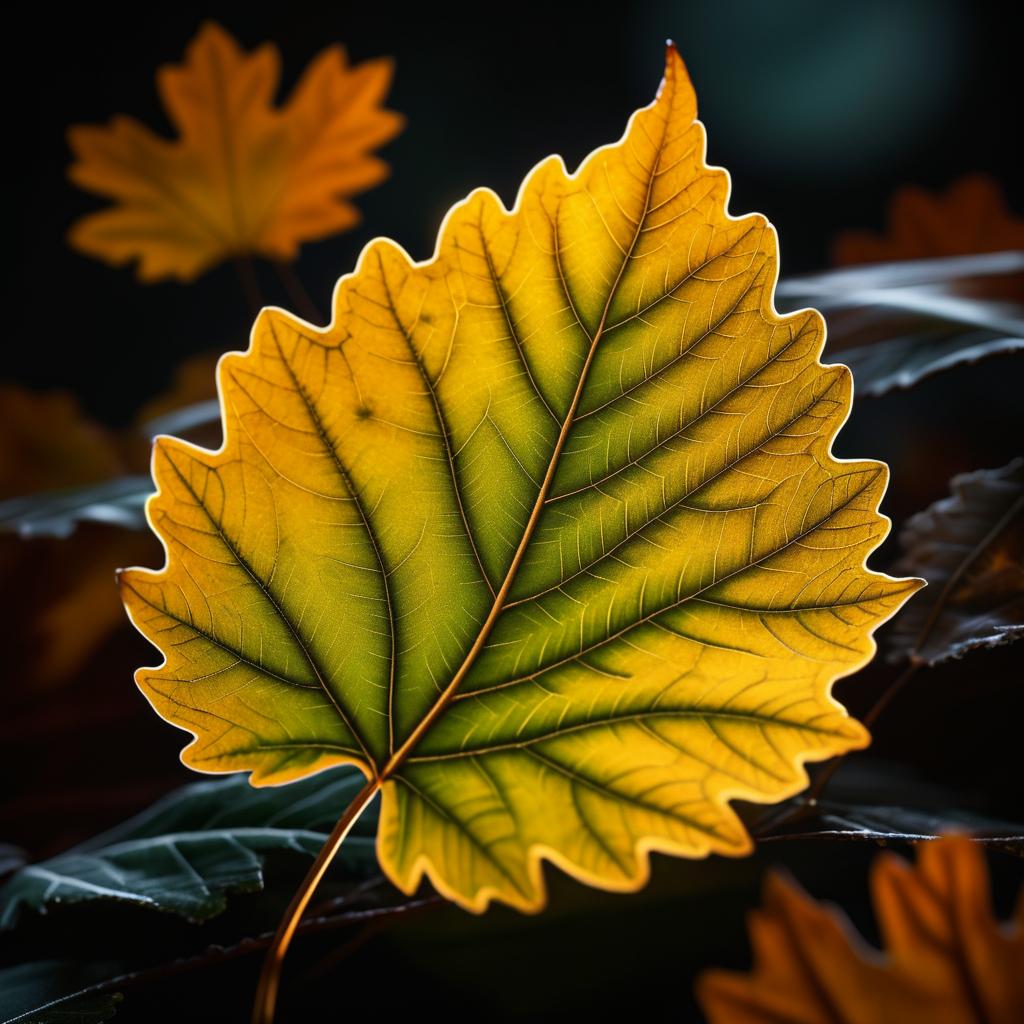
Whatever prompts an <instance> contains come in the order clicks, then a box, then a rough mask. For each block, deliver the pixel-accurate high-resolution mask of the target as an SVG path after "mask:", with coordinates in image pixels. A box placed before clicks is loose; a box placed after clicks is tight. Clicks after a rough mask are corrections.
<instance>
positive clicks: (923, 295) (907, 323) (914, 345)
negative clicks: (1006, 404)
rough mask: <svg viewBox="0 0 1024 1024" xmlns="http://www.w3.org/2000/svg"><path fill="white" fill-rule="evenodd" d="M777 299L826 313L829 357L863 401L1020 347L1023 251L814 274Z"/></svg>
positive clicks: (784, 287) (791, 282) (786, 284)
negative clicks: (846, 370) (848, 374)
mask: <svg viewBox="0 0 1024 1024" xmlns="http://www.w3.org/2000/svg"><path fill="white" fill-rule="evenodd" d="M777 295H778V299H779V306H780V308H782V309H798V308H800V307H801V306H805V305H813V306H815V307H817V308H818V309H820V310H821V311H822V312H823V313H824V314H825V316H826V319H827V321H828V344H827V346H826V355H828V354H829V353H832V354H834V355H836V356H837V358H841V359H842V361H843V362H844V363H846V364H847V365H848V366H849V367H850V369H851V370H852V371H853V376H854V381H855V384H856V388H855V390H854V395H855V397H857V398H864V397H879V396H881V395H884V394H886V393H888V392H889V391H892V390H894V389H897V388H909V387H912V386H913V385H915V384H917V383H918V382H919V381H921V380H924V379H925V378H926V377H930V376H932V375H933V374H936V373H940V372H942V371H944V370H948V369H952V368H953V367H956V366H961V365H965V364H970V363H976V362H978V361H979V360H981V359H986V358H989V357H990V356H995V355H1006V354H1009V353H1013V352H1020V351H1024V252H999V253H992V254H985V255H980V256H957V257H949V258H945V259H931V260H914V261H909V262H906V263H882V264H877V265H873V266H866V267H855V268H847V269H843V270H834V271H829V272H826V273H823V274H811V275H807V276H804V277H797V278H790V279H788V280H786V281H782V282H780V284H779V287H778V291H777Z"/></svg>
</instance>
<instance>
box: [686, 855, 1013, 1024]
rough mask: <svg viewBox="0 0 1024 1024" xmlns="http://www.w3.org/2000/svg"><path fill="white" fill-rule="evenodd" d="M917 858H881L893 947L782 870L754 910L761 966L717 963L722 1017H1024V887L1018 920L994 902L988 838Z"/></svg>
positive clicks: (878, 892)
mask: <svg viewBox="0 0 1024 1024" xmlns="http://www.w3.org/2000/svg"><path fill="white" fill-rule="evenodd" d="M919 851H920V852H919V853H918V858H917V864H916V865H914V866H913V867H911V865H909V864H908V863H907V862H906V861H904V860H903V859H902V858H900V857H897V856H895V855H893V854H891V853H889V854H882V855H881V856H879V857H878V858H877V860H876V861H875V864H874V867H873V869H872V876H871V892H872V897H873V900H874V905H875V913H876V914H877V917H878V923H879V927H880V930H881V933H882V938H883V939H884V942H885V947H886V954H885V956H884V957H883V956H880V955H879V954H878V952H877V950H874V949H871V948H870V947H868V946H867V945H866V944H865V943H864V942H863V940H862V939H861V938H860V936H859V935H857V934H856V933H855V932H854V931H853V928H852V927H851V926H850V923H849V921H847V920H846V919H845V917H843V915H841V914H839V913H838V912H837V911H835V910H834V909H832V908H830V907H828V906H823V905H822V904H820V903H816V902H815V901H814V900H812V899H811V898H810V897H809V896H807V895H806V894H805V893H804V892H803V891H802V890H801V889H800V888H799V886H797V885H796V884H795V883H793V882H790V881H787V880H786V878H785V877H783V876H781V875H772V876H770V877H769V880H768V883H767V885H766V886H765V898H764V907H763V908H762V909H761V910H760V911H758V912H757V913H756V914H755V915H753V916H752V917H751V920H750V938H751V942H752V944H753V946H754V952H755V955H756V958H757V964H756V968H755V970H754V971H752V972H751V973H750V974H739V973H735V972H732V971H718V970H715V971H708V972H707V973H705V974H704V975H703V977H702V978H701V980H700V982H699V984H698V988H697V991H698V994H699V996H700V1000H701V1004H702V1006H703V1008H704V1010H705V1012H706V1013H707V1015H708V1020H709V1021H710V1022H711V1024H780V1022H783V1021H793V1022H794V1024H795V1022H798V1021H799V1022H800V1024H833V1022H834V1021H850V1022H851V1024H1014V1022H1017V1021H1020V1020H1021V1017H1022V1016H1024V971H1022V968H1024V890H1022V892H1021V897H1022V898H1021V899H1019V900H1018V905H1017V911H1016V914H1015V915H1014V920H1013V921H1012V922H1007V924H1006V925H1005V926H1004V925H1002V924H1000V923H999V922H997V921H996V920H995V919H994V917H993V914H992V903H991V897H990V895H989V885H988V872H987V870H986V868H985V858H984V855H983V854H982V852H981V849H980V848H979V846H977V845H976V844H975V843H973V842H972V841H971V840H970V839H967V838H966V837H964V836H956V837H952V838H947V839H937V840H934V841H932V842H927V843H923V844H921V846H920V847H919Z"/></svg>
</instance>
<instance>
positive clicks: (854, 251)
mask: <svg viewBox="0 0 1024 1024" xmlns="http://www.w3.org/2000/svg"><path fill="white" fill-rule="evenodd" d="M1021 248H1024V220H1021V219H1020V218H1019V217H1015V216H1014V215H1013V213H1012V212H1011V211H1010V209H1009V207H1008V206H1007V204H1006V197H1005V196H1004V195H1003V191H1002V189H1001V188H1000V186H999V183H998V182H996V181H995V180H994V179H993V178H990V177H989V176H988V175H986V174H971V175H967V176H966V177H963V178H961V179H960V180H959V181H956V182H954V183H953V184H952V185H951V186H950V187H949V188H948V189H947V190H946V191H945V192H940V193H932V192H926V191H925V190H924V189H922V188H916V187H911V188H904V189H900V191H898V192H897V193H896V194H895V195H894V196H893V198H892V201H891V202H890V204H889V215H888V223H887V225H886V230H885V232H884V233H882V234H881V235H878V234H874V233H873V232H870V231H846V232H844V233H843V234H841V235H840V236H839V237H838V238H837V239H836V242H835V246H834V250H833V255H834V262H836V263H838V264H841V265H845V264H850V263H887V262H891V261H893V260H918V259H928V258H929V257H936V256H962V255H965V254H967V253H977V252H999V251H1001V250H1003V249H1021Z"/></svg>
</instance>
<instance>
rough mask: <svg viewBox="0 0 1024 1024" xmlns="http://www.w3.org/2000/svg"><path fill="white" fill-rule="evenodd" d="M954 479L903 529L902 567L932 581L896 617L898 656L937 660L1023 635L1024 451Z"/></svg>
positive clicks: (894, 637) (899, 568) (893, 655)
mask: <svg viewBox="0 0 1024 1024" xmlns="http://www.w3.org/2000/svg"><path fill="white" fill-rule="evenodd" d="M950 486H951V491H952V493H951V495H950V496H949V497H948V498H943V499H942V500H941V501H937V502H936V503H935V504H933V505H931V506H930V507H929V508H927V509H925V510H924V511H923V512H919V513H918V514H917V515H915V516H913V517H912V518H911V519H910V520H908V522H907V524H906V526H905V527H904V529H903V531H902V533H901V535H900V542H901V544H902V546H903V550H904V555H903V557H902V559H900V561H899V562H898V563H897V566H896V571H898V572H907V573H913V574H914V575H915V576H923V577H924V578H925V579H926V580H927V581H928V583H929V586H928V587H927V588H926V589H925V590H924V591H923V592H922V593H921V594H919V595H918V596H917V597H916V598H915V599H914V600H913V601H912V602H911V604H910V605H909V606H908V607H907V609H906V610H905V611H904V613H903V614H902V615H901V616H900V617H899V618H898V619H897V620H896V622H895V623H894V626H893V629H892V631H891V635H890V642H891V652H890V657H891V660H893V661H900V660H904V659H906V660H909V661H910V662H913V663H915V664H924V665H935V664H938V663H939V662H942V661H946V660H948V659H950V658H960V657H963V655H964V654H966V653H967V652H968V651H970V650H973V649H975V648H978V647H996V646H998V645H1000V644H1007V643H1011V642H1012V641H1014V640H1018V639H1020V638H1021V637H1024V458H1017V459H1014V460H1013V461H1012V462H1011V463H1009V465H1006V466H1003V467H1001V468H1000V469H979V470H975V471H974V472H973V473H963V474H961V475H959V476H956V477H954V478H953V480H952V481H951V485H950Z"/></svg>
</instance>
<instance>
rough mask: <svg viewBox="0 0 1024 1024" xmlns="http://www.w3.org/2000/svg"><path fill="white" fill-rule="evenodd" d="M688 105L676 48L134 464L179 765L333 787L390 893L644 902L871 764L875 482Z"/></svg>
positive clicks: (280, 344)
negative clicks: (200, 423) (590, 132)
mask: <svg viewBox="0 0 1024 1024" xmlns="http://www.w3.org/2000/svg"><path fill="white" fill-rule="evenodd" d="M695 113H696V107H695V99H694V96H693V90H692V87H691V86H690V83H689V80H688V78H687V77H686V72H685V69H684V68H683V65H682V62H681V60H680V59H679V57H678V55H677V54H676V52H675V50H674V49H670V51H669V54H668V62H667V67H666V79H665V82H664V84H663V87H662V89H661V91H660V92H659V96H658V98H657V99H656V100H655V102H654V103H653V104H652V105H651V106H649V107H647V108H645V109H644V110H642V111H640V112H638V113H637V114H636V115H634V118H633V119H632V120H631V122H630V125H629V127H628V128H627V131H626V134H625V135H624V136H623V138H622V140H620V142H619V143H617V144H615V145H613V146H608V147H604V148H603V149H600V150H598V151H596V152H595V153H594V154H592V155H591V156H590V157H589V158H588V159H587V160H586V161H585V162H584V164H583V165H582V166H581V168H580V169H579V170H578V171H577V172H576V173H575V174H573V175H569V174H568V173H567V172H566V170H565V168H564V165H563V164H562V163H561V161H560V160H558V159H557V158H551V159H548V160H545V161H542V162H541V163H540V164H538V165H537V167H536V168H535V169H534V170H533V171H532V172H531V174H530V175H529V176H528V177H527V179H526V181H525V182H524V184H523V187H522V189H521V191H520V194H519V198H518V200H517V203H516V205H515V207H514V208H513V209H512V210H511V211H507V210H505V209H504V207H502V205H501V203H500V201H499V200H498V199H497V197H496V196H494V194H493V193H490V192H487V191H486V190H478V191H477V192H474V193H473V194H472V195H471V196H470V197H469V198H468V199H467V200H466V201H465V202H463V203H461V204H459V205H458V206H456V207H455V208H454V209H453V210H452V211H451V212H450V213H449V215H448V217H447V218H446V221H445V224H444V226H443V228H442V230H441V234H440V237H439V241H438V248H437V252H436V254H435V257H434V258H433V259H432V260H429V261H427V262H425V263H413V262H412V261H411V260H410V259H409V258H408V257H407V256H406V255H405V253H404V252H403V251H402V250H400V249H399V248H398V247H397V246H395V245H393V244H392V243H390V242H386V241H378V242H375V243H371V245H370V246H369V247H368V248H367V249H366V250H365V251H364V253H363V255H362V256H361V257H360V260H359V264H358V266H357V268H356V271H355V272H354V273H353V274H352V275H349V276H348V277H346V278H344V279H343V280H342V281H341V282H340V284H339V286H338V289H337V291H336V295H335V310H334V319H333V322H332V325H331V326H330V327H329V328H327V329H326V330H323V331H317V330H314V329H312V328H310V327H309V326H308V325H306V324H304V323H302V322H301V321H298V320H296V319H294V318H290V317H287V316H285V315H284V314H281V313H278V312H268V313H265V314H264V316H263V317H262V318H261V319H260V321H259V322H258V323H257V326H256V328H255V330H254V334H253V341H252V346H251V348H250V350H249V352H248V353H246V354H244V355H234V356H229V357H226V358H225V359H224V360H222V361H221V364H220V371H219V372H220V383H221V395H222V399H223V411H224V418H225V438H226V440H225V444H224V445H223V446H222V448H221V449H220V450H219V451H218V452H206V451H203V450H201V449H197V448H194V447H193V446H190V445H186V444H183V443H181V442H176V441H172V440H168V439H162V440H161V441H160V442H159V443H158V450H157V457H156V460H155V463H154V466H155V473H156V478H157V483H158V487H159V490H158V493H157V495H156V496H155V497H154V498H153V499H151V501H150V503H149V505H148V507H147V513H148V516H149V519H150V522H151V524H152V525H153V527H154V529H155V530H156V531H157V532H158V534H160V536H161V538H162V540H163V541H164V543H165V546H166V547H167V548H168V563H167V566H166V567H165V569H163V570H161V571H160V572H159V573H152V572H144V571H142V570H132V571H131V572H130V573H128V574H125V575H124V576H122V581H123V583H124V585H125V586H124V594H125V598H126V603H127V604H128V606H129V611H130V613H131V614H132V617H133V620H134V621H135V622H136V624H137V625H138V626H139V628H140V629H142V631H143V632H144V633H145V634H146V635H148V636H149V637H150V638H151V639H160V640H162V641H163V642H162V643H161V644H160V646H161V649H162V650H163V651H164V653H165V656H166V657H167V659H168V660H167V662H166V664H165V665H164V666H161V667H160V668H158V669H155V670H146V669H143V670H140V672H139V674H138V677H137V678H138V681H139V685H140V686H141V687H142V689H143V690H144V692H146V694H147V697H148V698H149V699H150V701H151V703H153V705H154V707H155V708H156V710H157V711H158V712H159V713H161V714H162V715H163V716H164V717H166V718H168V719H169V720H170V721H172V722H174V723H175V724H177V725H179V726H181V727H183V728H187V729H188V730H189V731H191V732H192V733H193V734H194V736H195V740H194V742H193V743H192V744H191V745H190V746H189V747H188V748H187V749H186V751H185V754H184V758H185V760H186V763H189V764H191V765H193V766H195V767H201V768H203V769H204V770H232V769H239V768H244V769H248V770H252V771H253V781H254V782H255V783H257V784H260V783H267V782H281V781H287V780H289V779H292V778H296V777H299V776H301V775H303V774H305V773H307V772H309V771H311V770H315V769H316V768H317V767H321V766H326V765H327V764H331V763H339V762H350V763H355V764H358V765H359V766H360V767H361V768H362V770H363V771H364V772H365V773H366V774H367V776H368V777H370V778H371V779H375V780H376V781H377V784H378V785H379V786H380V787H381V788H382V790H383V804H382V812H381V827H380V840H379V847H378V849H379V855H380V859H381V863H382V865H383V866H384V869H385V871H386V872H387V874H388V875H389V876H390V877H391V878H392V880H393V881H395V882H396V884H398V885H399V887H400V888H402V889H403V890H404V891H406V892H409V891H411V890H413V889H414V888H415V887H416V886H417V885H418V883H419V881H420V879H421V878H422V877H423V875H424V874H429V876H430V878H431V880H432V882H433V883H434V884H435V885H436V886H437V887H438V888H439V889H440V891H442V892H443V893H445V895H448V896H449V897H450V898H452V899H455V900H457V901H458V902H459V903H461V904H462V905H463V906H465V907H468V908H470V909H474V910H481V909H483V908H484V906H486V905H487V903H488V902H489V901H490V900H491V899H492V898H500V899H502V900H504V901H506V902H509V903H511V904H513V905H515V906H517V907H519V908H521V909H524V910H535V909H538V908H539V906H540V905H541V904H542V903H543V900H544V890H543V882H542V879H541V874H540V863H541V861H542V860H544V859H547V860H553V861H555V862H556V863H558V864H559V866H561V867H563V868H564V869H566V870H568V871H570V872H571V873H572V874H574V875H576V876H577V877H580V878H583V879H585V880H587V881H588V882H591V883H592V884H600V885H603V886H606V887H608V888H618V889H635V888H637V887H638V886H639V885H641V884H643V881H644V880H645V878H646V873H647V870H648V865H647V860H648V858H647V854H648V853H649V851H650V850H652V849H661V850H665V851H668V852H672V853H676V854H681V855H686V856H704V855H706V854H707V853H709V852H712V851H716V852H724V853H732V854H741V853H744V852H746V851H747V850H748V849H749V843H750V840H749V838H748V837H747V835H746V833H745V831H744V830H743V829H742V827H741V826H740V824H739V821H738V819H737V818H736V817H735V814H734V812H732V810H731V809H730V808H729V806H728V801H729V800H730V799H734V798H736V797H741V796H742V797H744V798H746V799H752V800H761V801H770V800H776V799H781V798H783V797H784V796H787V795H792V794H793V793H795V792H797V791H798V790H799V789H800V788H802V787H803V786H804V785H805V784H806V774H805V771H804V768H803V764H804V763H805V762H806V761H808V760H815V759H821V758H824V757H827V756H831V755H832V754H834V753H836V752H839V751H841V750H845V749H850V748H851V747H855V746H860V745H863V744H864V743H865V742H866V739H867V737H866V733H865V732H864V730H863V729H862V728H861V727H860V726H859V725H857V724H856V723H854V722H853V721H852V720H850V719H849V718H848V717H846V715H845V713H844V712H843V711H842V709H841V708H840V706H839V705H838V704H837V703H836V702H835V701H834V700H833V699H832V698H831V696H830V695H829V689H830V686H831V683H832V681H833V680H834V679H835V678H836V677H837V676H838V675H842V674H847V673H849V672H851V671H854V670H855V669H856V668H857V667H858V666H859V665H860V664H863V662H864V661H866V660H867V659H868V658H869V657H870V656H871V653H872V651H873V643H872V641H871V639H870V632H871V630H872V629H873V628H874V627H875V626H876V625H877V624H878V623H879V622H881V621H883V620H884V619H885V618H887V617H888V616H889V615H890V614H892V613H893V612H894V611H895V610H896V608H897V607H898V606H899V604H901V603H902V601H903V600H905V598H906V597H907V596H908V595H909V593H911V592H912V591H913V589H915V588H916V586H917V584H916V582H915V581H912V580H908V581H895V580H891V579H889V578H888V577H884V576H879V575H876V574H873V573H869V572H867V571H866V569H865V565H864V560H865V558H866V556H867V554H868V553H869V551H870V550H871V549H873V548H874V547H875V546H876V545H877V543H879V542H880V540H881V539H882V537H884V535H885V533H886V532H887V529H888V522H887V520H885V519H884V518H883V517H881V516H879V515H878V512H877V504H878V500H879V498H880V496H881V493H882V491H883V489H884V486H885V469H884V467H883V466H881V465H880V464H875V463H867V462H854V463H841V462H838V461H837V460H835V459H834V457H833V456H832V455H831V451H830V446H831V441H832V437H833V435H834V433H835V431H836V430H838V429H839V427H840V425H841V423H842V421H843V420H844V419H845V416H846V414H847V411H848V408H849V401H850V380H849V374H848V372H847V371H846V370H845V369H844V368H841V367H823V366H822V365H821V363H820V362H819V361H818V355H819V353H820V350H821V344H822V341H823V329H822V323H821V319H820V317H819V316H818V315H817V314H816V313H814V312H813V311H803V312H802V313H798V314H794V315H791V316H789V317H780V316H779V315H778V314H777V313H776V312H775V311H774V307H773V305H772V301H771V297H772V294H773V289H774V285H775V280H776V277H777V244H776V240H775V235H774V232H773V230H772V229H771V228H770V226H769V225H768V224H767V222H766V221H765V220H764V219H763V218H761V217H760V216H758V215H752V216H749V217H745V218H741V219H736V218H733V217H731V216H730V215H729V214H728V213H727V212H726V209H725V205H726V198H727V194H728V179H727V176H726V175H725V174H724V172H722V171H719V170H716V169H713V168H709V167H707V165H706V164H705V163H704V133H703V127H702V126H701V125H700V123H699V122H697V121H696V120H695ZM738 339H742V341H740V340H738ZM566 509H569V511H568V512H567V511H566ZM686 537H689V538H690V540H689V543H686V542H684V539H685V538H686ZM570 573H571V574H572V575H571V577H570V575H569V574H570ZM200 581H201V583H200ZM339 596H340V597H341V598H343V600H339ZM247 623H251V624H258V630H254V629H250V628H249V627H248V626H247V625H246V624H247ZM737 638H738V639H737ZM215 642H216V643H215ZM217 643H219V646H217ZM627 684H628V685H627ZM659 706H660V707H661V710H660V711H658V710H657V709H658V708H659ZM261 707H266V708H267V709H269V708H271V707H272V709H273V715H270V714H267V713H266V711H261V710H259V708H261ZM630 710H631V711H632V712H635V713H634V714H632V717H631V718H630V719H629V720H628V721H626V720H625V718H624V717H623V716H624V715H625V713H626V711H630ZM620 712H621V714H620ZM645 718H650V719H651V721H647V720H644V719H645ZM652 721H653V722H654V724H652ZM637 722H640V724H637ZM709 722H710V723H711V724H709ZM563 727H564V728H563ZM285 748H287V749H285ZM616 759H618V760H617V761H616ZM616 764H617V767H615V765H616ZM595 765H596V766H597V767H594V766H595ZM540 792H544V793H546V795H547V796H548V797H549V798H550V797H551V796H552V794H554V795H555V797H556V799H555V800H551V799H548V800H547V801H546V803H545V801H541V800H540V799H539V797H538V793H540ZM652 794H655V795H652ZM554 806H557V811H553V810H552V807H554Z"/></svg>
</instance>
